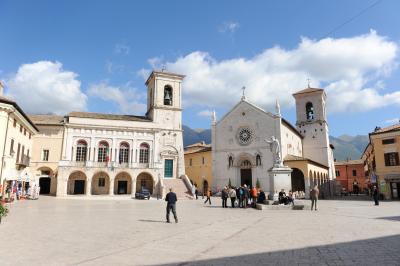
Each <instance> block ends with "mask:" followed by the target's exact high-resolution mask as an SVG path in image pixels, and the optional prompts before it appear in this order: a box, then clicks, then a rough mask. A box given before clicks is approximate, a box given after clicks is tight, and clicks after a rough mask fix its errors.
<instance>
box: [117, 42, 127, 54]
mask: <svg viewBox="0 0 400 266" xmlns="http://www.w3.org/2000/svg"><path fill="white" fill-rule="evenodd" d="M130 51H131V47H130V46H129V45H126V44H123V43H117V44H116V45H115V47H114V53H116V54H123V55H128V54H129V53H130Z"/></svg>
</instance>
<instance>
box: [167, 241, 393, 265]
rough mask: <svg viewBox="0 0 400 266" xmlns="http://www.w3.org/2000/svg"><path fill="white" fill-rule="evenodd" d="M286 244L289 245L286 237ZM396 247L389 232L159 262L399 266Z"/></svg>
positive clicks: (187, 263)
mask: <svg viewBox="0 0 400 266" xmlns="http://www.w3.org/2000/svg"><path fill="white" fill-rule="evenodd" d="M271 244H272V243H271ZM288 244H289V245H290V240H289V241H288ZM221 245H223V244H221ZM244 248H245V247H244ZM399 250H400V235H393V236H388V237H380V238H371V239H366V240H358V241H353V242H345V243H337V244H332V245H322V246H313V247H307V248H301V249H288V250H282V251H275V252H265V253H256V254H249V255H241V256H232V257H222V258H216V259H205V260H201V259H199V260H196V261H186V262H181V263H179V262H178V263H173V264H159V265H165V266H167V265H168V266H169V265H171V266H172V265H180V266H186V265H195V266H200V265H246V266H249V265H400V253H399Z"/></svg>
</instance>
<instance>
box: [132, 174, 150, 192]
mask: <svg viewBox="0 0 400 266" xmlns="http://www.w3.org/2000/svg"><path fill="white" fill-rule="evenodd" d="M154 184H155V183H154V179H153V176H152V175H151V174H149V173H146V172H142V173H140V174H139V175H138V176H137V178H136V192H139V191H140V190H141V189H142V187H143V188H146V189H147V190H148V191H150V194H153V191H154Z"/></svg>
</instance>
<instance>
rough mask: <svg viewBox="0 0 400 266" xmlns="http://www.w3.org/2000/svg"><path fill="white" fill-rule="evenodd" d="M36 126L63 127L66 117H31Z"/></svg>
mask: <svg viewBox="0 0 400 266" xmlns="http://www.w3.org/2000/svg"><path fill="white" fill-rule="evenodd" d="M29 118H30V119H31V120H32V121H33V123H35V124H36V125H62V124H63V121H64V117H63V116H60V115H29Z"/></svg>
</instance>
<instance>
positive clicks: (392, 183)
mask: <svg viewBox="0 0 400 266" xmlns="http://www.w3.org/2000/svg"><path fill="white" fill-rule="evenodd" d="M385 181H386V183H387V187H388V189H389V193H388V194H389V196H390V198H391V199H392V200H400V174H389V175H385Z"/></svg>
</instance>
